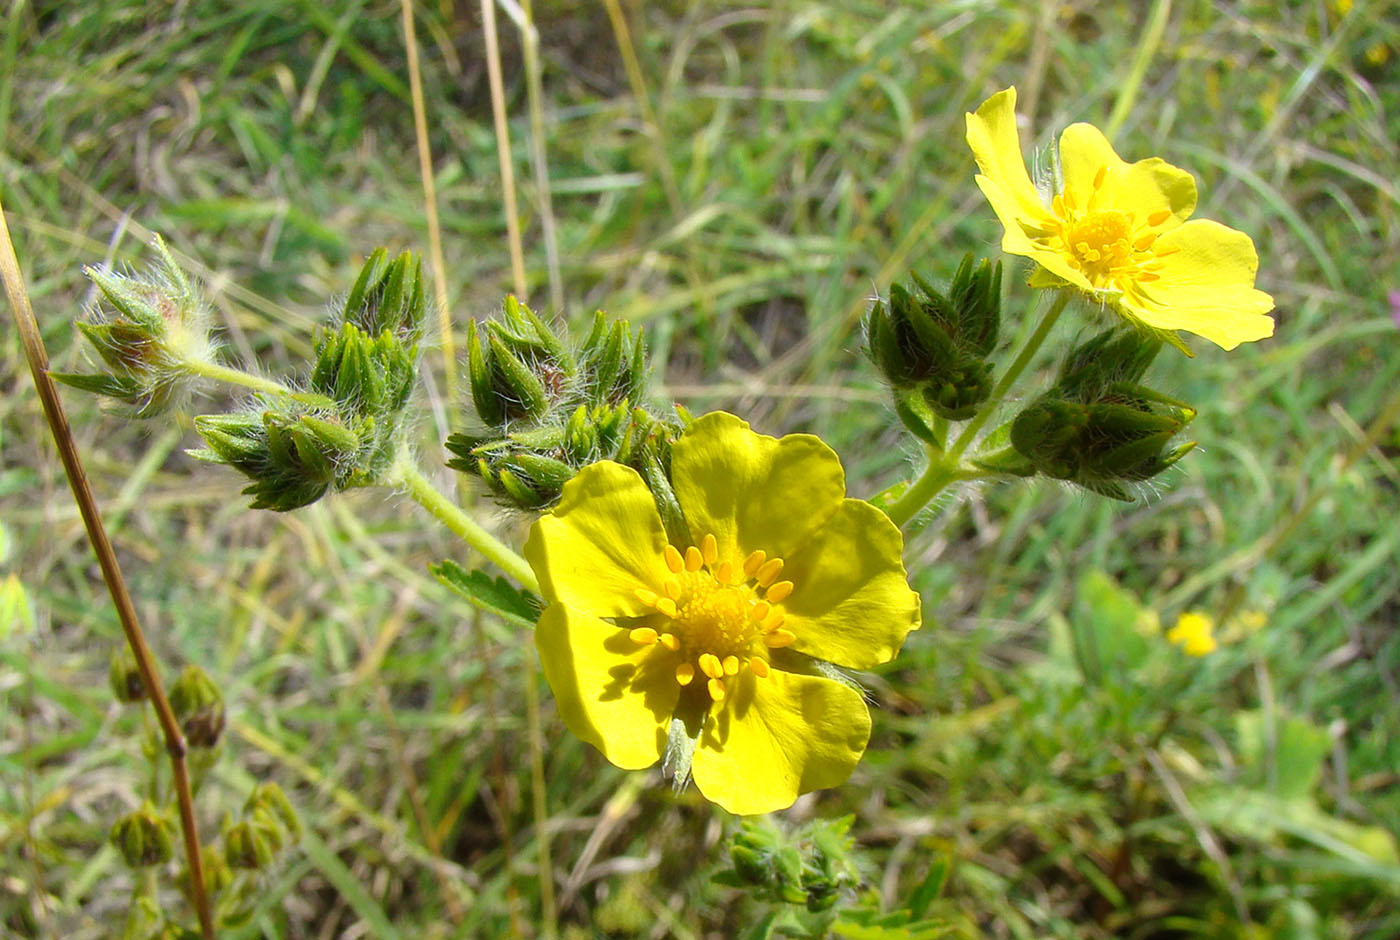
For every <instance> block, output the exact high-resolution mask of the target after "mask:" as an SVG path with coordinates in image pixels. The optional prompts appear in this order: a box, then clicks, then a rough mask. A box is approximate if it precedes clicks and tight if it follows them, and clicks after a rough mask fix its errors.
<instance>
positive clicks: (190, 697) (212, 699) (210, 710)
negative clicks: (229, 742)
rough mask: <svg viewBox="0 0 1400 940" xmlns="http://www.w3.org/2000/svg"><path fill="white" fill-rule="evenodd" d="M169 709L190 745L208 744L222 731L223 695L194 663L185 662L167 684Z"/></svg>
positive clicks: (202, 745)
mask: <svg viewBox="0 0 1400 940" xmlns="http://www.w3.org/2000/svg"><path fill="white" fill-rule="evenodd" d="M170 710H171V711H173V712H174V713H175V720H176V721H177V722H179V724H180V730H181V731H183V732H184V734H185V743H187V744H188V745H189V746H190V747H194V748H212V747H214V746H215V745H216V744H218V743H219V738H220V736H221V735H223V733H224V696H223V693H221V692H220V691H219V687H218V686H216V685H215V684H214V682H213V680H212V679H210V678H209V676H208V674H207V673H205V671H204V670H203V669H200V668H199V667H198V666H186V667H185V671H184V672H182V673H180V676H179V678H178V679H176V680H175V682H174V683H173V684H172V685H171V686H170Z"/></svg>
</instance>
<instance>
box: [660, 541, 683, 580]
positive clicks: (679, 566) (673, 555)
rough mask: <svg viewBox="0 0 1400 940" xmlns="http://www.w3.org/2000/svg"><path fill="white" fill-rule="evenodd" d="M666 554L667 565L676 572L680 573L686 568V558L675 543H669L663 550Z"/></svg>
mask: <svg viewBox="0 0 1400 940" xmlns="http://www.w3.org/2000/svg"><path fill="white" fill-rule="evenodd" d="M662 554H663V555H665V556H666V567H667V568H670V569H671V571H672V572H673V573H675V574H680V573H681V572H682V571H684V570H685V559H684V558H682V557H681V553H680V551H679V550H678V549H677V548H676V546H674V545H667V546H666V548H665V550H664V551H663V552H662Z"/></svg>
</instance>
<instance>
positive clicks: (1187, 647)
mask: <svg viewBox="0 0 1400 940" xmlns="http://www.w3.org/2000/svg"><path fill="white" fill-rule="evenodd" d="M1214 630H1215V621H1213V620H1211V618H1210V617H1209V616H1208V615H1206V614H1203V613H1201V612H1200V611H1198V610H1188V611H1186V612H1185V613H1183V614H1182V615H1181V616H1180V617H1178V618H1176V626H1174V627H1172V628H1171V629H1170V630H1168V631H1167V641H1168V642H1170V643H1175V644H1176V645H1177V646H1179V647H1181V650H1182V652H1184V653H1185V654H1186V655H1187V656H1206V655H1209V654H1210V653H1214V652H1215V650H1216V647H1217V644H1216V642H1215V636H1214Z"/></svg>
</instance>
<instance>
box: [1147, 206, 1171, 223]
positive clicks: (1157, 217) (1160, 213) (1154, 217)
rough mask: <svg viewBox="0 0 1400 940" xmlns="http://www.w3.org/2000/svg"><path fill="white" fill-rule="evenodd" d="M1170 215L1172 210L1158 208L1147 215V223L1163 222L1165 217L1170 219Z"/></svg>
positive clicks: (1165, 219)
mask: <svg viewBox="0 0 1400 940" xmlns="http://www.w3.org/2000/svg"><path fill="white" fill-rule="evenodd" d="M1171 217H1172V211H1171V210H1170V209H1158V210H1157V211H1156V212H1154V213H1152V214H1151V215H1149V216H1148V217H1147V224H1148V225H1161V224H1162V223H1163V222H1165V221H1167V219H1170V218H1171Z"/></svg>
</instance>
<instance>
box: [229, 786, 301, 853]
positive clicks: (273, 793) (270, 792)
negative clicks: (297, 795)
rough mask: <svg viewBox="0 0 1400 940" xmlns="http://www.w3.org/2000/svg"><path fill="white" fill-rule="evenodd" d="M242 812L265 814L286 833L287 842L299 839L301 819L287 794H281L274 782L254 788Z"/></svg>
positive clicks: (280, 789) (279, 788)
mask: <svg viewBox="0 0 1400 940" xmlns="http://www.w3.org/2000/svg"><path fill="white" fill-rule="evenodd" d="M243 811H244V812H245V813H264V814H266V815H267V816H268V817H269V818H271V819H272V820H274V821H275V822H276V824H277V825H278V826H281V828H282V829H283V831H284V832H286V833H287V835H288V836H289V837H290V838H289V839H288V840H287V841H289V842H295V841H297V840H298V839H300V838H301V833H302V828H301V818H300V817H298V816H297V813H296V810H295V809H293V808H292V803H291V801H290V800H288V799H287V794H285V793H283V792H282V788H281V787H279V786H278V785H277V784H276V783H275V782H274V781H271V780H269V781H267V782H266V783H260V784H258V785H257V786H256V787H254V788H253V792H252V793H251V794H250V795H249V797H248V802H247V803H245V804H244V805H243Z"/></svg>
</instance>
